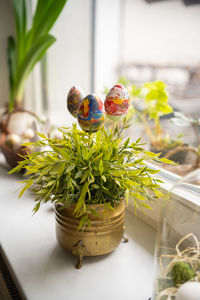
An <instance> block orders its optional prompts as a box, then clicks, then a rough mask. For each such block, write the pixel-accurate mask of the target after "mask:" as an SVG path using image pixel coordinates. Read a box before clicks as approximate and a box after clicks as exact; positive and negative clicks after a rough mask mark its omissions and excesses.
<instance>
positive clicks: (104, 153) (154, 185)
mask: <svg viewBox="0 0 200 300" xmlns="http://www.w3.org/2000/svg"><path fill="white" fill-rule="evenodd" d="M128 126H129V120H128V118H124V121H123V126H122V127H121V128H119V127H118V126H117V125H115V128H114V130H113V131H112V130H110V129H109V130H106V129H105V128H104V127H102V128H101V129H100V130H99V131H98V132H96V133H93V134H89V133H86V132H83V131H80V130H78V129H77V126H76V125H75V124H74V125H73V127H72V128H71V129H70V128H62V129H60V132H61V133H62V135H63V138H62V139H61V140H58V139H50V138H47V137H46V136H45V135H44V134H39V136H40V137H41V138H42V139H41V140H40V141H38V142H35V143H28V144H27V146H29V147H31V148H37V147H39V148H41V147H45V148H44V151H43V152H34V153H31V154H28V155H27V156H25V157H24V160H23V161H22V162H20V163H19V164H18V166H17V167H16V168H14V169H13V170H12V171H11V172H10V173H13V172H19V171H20V170H21V169H22V168H24V169H25V170H26V173H25V175H28V176H29V178H28V179H26V180H24V181H22V183H23V184H24V185H23V186H22V188H21V192H20V195H19V197H21V195H22V194H23V193H24V192H25V191H26V190H27V189H28V188H30V187H31V190H32V191H33V193H34V194H35V201H36V205H35V208H34V212H36V211H37V210H38V209H39V207H40V204H41V202H48V201H51V202H53V203H61V204H62V207H63V208H64V207H68V206H70V205H71V204H75V210H74V213H75V216H76V217H79V218H80V224H79V229H81V228H84V226H85V225H88V226H89V225H90V219H89V214H90V213H92V214H96V211H94V210H93V209H92V208H91V207H90V205H92V204H100V203H102V204H104V205H105V212H106V211H108V209H114V207H115V205H116V204H118V203H119V201H120V199H121V198H122V197H124V198H125V199H126V201H127V202H128V200H129V197H131V199H133V202H134V204H135V208H141V209H142V208H151V207H150V205H149V202H151V201H154V200H155V199H157V198H160V197H165V196H164V195H163V194H162V193H161V191H160V190H159V184H160V182H161V181H160V180H159V179H156V178H155V177H154V176H153V174H154V173H156V172H158V171H155V170H153V169H151V168H149V167H148V166H147V165H146V164H145V162H144V161H145V160H147V159H148V160H149V159H150V160H156V161H157V160H159V159H158V155H157V154H154V153H151V152H148V151H145V150H144V149H143V148H142V145H141V144H140V139H138V140H137V141H136V142H135V143H130V139H129V138H128V139H127V138H126V139H124V137H123V132H124V129H125V128H127V127H128ZM46 146H47V147H46ZM159 161H162V162H167V163H168V162H170V161H169V160H166V159H160V160H159Z"/></svg>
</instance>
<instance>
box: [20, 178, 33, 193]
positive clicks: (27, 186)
mask: <svg viewBox="0 0 200 300" xmlns="http://www.w3.org/2000/svg"><path fill="white" fill-rule="evenodd" d="M33 182H34V180H33V179H31V180H29V181H28V182H27V184H26V185H25V186H24V187H23V189H22V190H21V192H20V194H19V198H21V196H22V195H23V194H24V192H25V191H26V190H27V189H28V188H29V187H30V186H31V185H32V184H33Z"/></svg>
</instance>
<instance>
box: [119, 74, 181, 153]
mask: <svg viewBox="0 0 200 300" xmlns="http://www.w3.org/2000/svg"><path fill="white" fill-rule="evenodd" d="M119 82H120V83H122V84H124V85H125V86H126V87H127V88H128V91H129V94H130V95H131V97H132V99H133V106H134V99H135V98H136V97H137V98H139V99H140V100H143V101H142V108H140V110H139V109H136V107H135V106H134V114H135V115H136V116H137V118H138V119H139V121H141V122H142V123H143V125H144V128H145V131H146V133H147V135H148V137H149V140H150V142H151V145H152V147H153V148H155V149H157V150H158V151H162V150H165V149H171V148H173V147H175V146H178V145H180V144H182V141H181V137H182V136H178V137H177V139H176V140H172V139H171V137H170V135H169V134H168V133H165V132H164V130H163V128H162V126H161V122H160V117H162V116H164V115H167V114H169V113H172V112H173V109H172V107H171V106H170V105H169V103H168V94H167V91H166V85H165V84H164V82H162V81H154V82H147V83H144V84H143V85H142V86H141V87H137V86H136V85H135V84H131V83H130V81H127V80H126V79H125V78H124V77H121V78H120V79H119ZM151 120H153V123H154V126H153V127H152V126H151Z"/></svg>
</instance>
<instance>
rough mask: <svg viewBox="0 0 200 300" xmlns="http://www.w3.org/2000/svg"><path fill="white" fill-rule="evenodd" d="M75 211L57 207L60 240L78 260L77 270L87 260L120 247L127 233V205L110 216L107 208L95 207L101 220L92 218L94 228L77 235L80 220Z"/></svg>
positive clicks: (86, 229)
mask: <svg viewBox="0 0 200 300" xmlns="http://www.w3.org/2000/svg"><path fill="white" fill-rule="evenodd" d="M74 207H75V206H74V205H73V206H71V207H69V208H64V209H60V208H61V205H58V204H57V205H56V206H55V214H56V236H57V240H58V243H59V244H60V246H61V247H63V248H64V249H65V250H67V251H68V252H72V254H74V255H76V256H77V257H78V264H77V266H76V267H77V268H80V267H81V265H82V258H83V257H84V256H96V255H102V254H106V253H110V252H112V251H113V250H114V249H115V248H116V247H117V246H118V245H119V243H120V242H121V240H122V238H123V233H124V214H125V203H124V200H121V202H120V204H119V205H117V206H116V207H115V209H114V210H108V211H107V215H105V207H104V205H103V204H95V205H91V208H93V209H94V210H96V211H97V213H98V215H99V217H98V216H95V215H93V214H91V215H90V216H89V218H90V220H91V226H90V227H88V226H87V227H85V228H84V230H83V231H77V228H78V225H79V221H80V220H79V219H75V217H74V215H73V212H74ZM125 241H127V239H125Z"/></svg>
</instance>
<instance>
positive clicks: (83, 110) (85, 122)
mask: <svg viewBox="0 0 200 300" xmlns="http://www.w3.org/2000/svg"><path fill="white" fill-rule="evenodd" d="M104 119H105V115H104V108H103V102H102V101H101V99H100V98H99V97H97V96H96V95H94V94H91V95H88V96H86V97H85V98H84V99H83V101H82V102H81V105H80V107H79V112H78V123H79V125H80V127H81V128H82V129H83V130H84V131H88V132H95V131H98V130H99V129H100V128H101V126H102V125H103V123H104Z"/></svg>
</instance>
